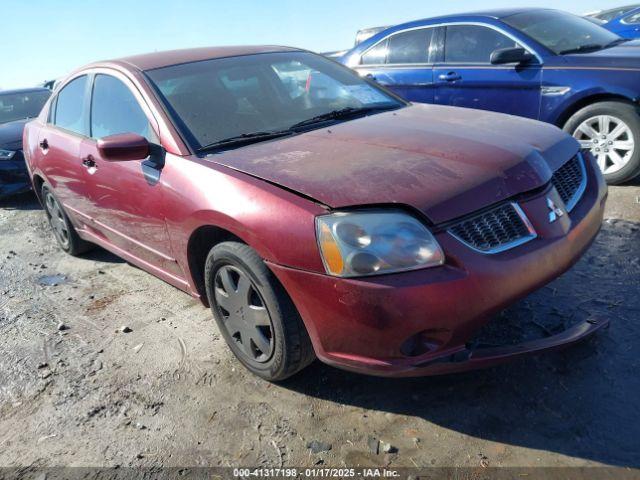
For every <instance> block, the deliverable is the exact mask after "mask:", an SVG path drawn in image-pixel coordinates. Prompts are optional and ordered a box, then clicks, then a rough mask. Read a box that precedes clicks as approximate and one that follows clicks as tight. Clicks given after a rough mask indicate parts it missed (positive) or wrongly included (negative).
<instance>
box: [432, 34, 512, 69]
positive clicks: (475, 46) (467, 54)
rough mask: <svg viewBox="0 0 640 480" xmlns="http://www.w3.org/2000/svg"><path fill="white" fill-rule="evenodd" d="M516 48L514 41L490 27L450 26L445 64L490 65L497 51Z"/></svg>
mask: <svg viewBox="0 0 640 480" xmlns="http://www.w3.org/2000/svg"><path fill="white" fill-rule="evenodd" d="M516 46H518V45H517V43H516V42H514V41H513V40H512V39H510V38H509V37H507V36H506V35H503V34H502V33H500V32H497V31H495V30H493V29H491V28H488V27H482V26H479V25H450V26H448V27H447V33H446V40H445V49H444V56H445V62H447V63H490V62H491V54H492V53H493V52H494V51H495V50H498V49H501V48H509V47H516Z"/></svg>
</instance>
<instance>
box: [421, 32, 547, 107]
mask: <svg viewBox="0 0 640 480" xmlns="http://www.w3.org/2000/svg"><path fill="white" fill-rule="evenodd" d="M516 46H520V45H518V44H517V42H516V41H515V40H513V39H512V38H510V37H508V36H506V35H505V34H503V33H501V32H499V31H497V30H495V29H493V28H491V27H488V26H484V25H476V24H474V25H464V24H455V25H447V26H446V28H445V43H444V52H443V55H442V58H441V61H440V62H438V63H436V65H435V66H434V71H433V77H434V83H435V89H434V102H435V103H439V104H441V105H451V106H454V107H468V108H477V109H481V110H491V111H494V112H502V113H509V114H512V115H518V116H521V117H529V118H534V119H537V118H538V117H539V115H540V101H541V93H540V87H541V81H542V69H541V67H542V65H541V64H540V63H539V62H538V61H537V60H533V61H532V62H530V63H528V64H526V65H514V64H508V65H492V64H491V61H490V58H491V54H492V53H493V52H494V51H495V50H498V49H501V48H509V47H516Z"/></svg>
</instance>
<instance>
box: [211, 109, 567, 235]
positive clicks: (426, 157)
mask: <svg viewBox="0 0 640 480" xmlns="http://www.w3.org/2000/svg"><path fill="white" fill-rule="evenodd" d="M578 148H579V146H578V143H577V142H576V141H575V140H574V139H573V138H571V137H570V136H568V135H567V134H565V133H563V132H562V131H561V130H559V129H558V128H556V127H554V126H551V125H547V124H544V123H540V122H537V121H534V120H527V119H523V118H519V117H513V116H509V115H502V114H497V113H491V112H485V111H480V110H471V109H463V108H452V107H442V106H436V105H411V106H409V107H406V108H403V109H401V110H396V111H393V112H385V113H380V114H377V115H371V116H369V117H365V118H359V119H355V120H351V121H347V122H344V123H340V124H337V125H334V126H331V127H329V128H323V129H319V130H314V131H311V132H307V133H304V134H300V135H296V136H293V137H288V138H285V139H277V140H274V141H270V142H263V143H258V144H254V145H251V146H248V147H244V148H240V149H236V150H231V151H226V152H222V153H216V154H212V155H209V156H208V157H207V160H208V161H212V162H216V163H219V164H221V165H225V166H227V167H230V168H233V169H235V170H238V171H241V172H245V173H247V174H250V175H252V176H255V177H259V178H262V179H264V180H266V181H269V182H272V183H274V184H277V185H281V186H283V187H286V188H288V189H290V190H294V191H296V192H299V193H301V194H303V195H305V196H308V197H311V198H313V199H315V200H317V201H318V202H321V203H323V204H325V205H327V206H329V207H332V208H340V207H347V206H360V205H371V204H405V205H410V206H412V207H414V208H417V209H419V210H420V211H422V212H424V214H425V215H426V216H427V217H428V218H429V219H430V220H431V221H432V222H434V223H441V222H445V221H448V220H451V219H453V218H456V217H459V216H462V215H465V214H468V213H471V212H473V211H475V210H478V209H480V208H483V207H485V206H488V205H491V204H493V203H496V202H499V201H501V200H504V199H506V198H509V197H512V196H514V195H516V194H518V193H521V192H525V191H528V190H532V189H535V188H537V187H540V186H542V185H544V184H546V183H547V182H548V181H549V180H550V179H551V175H552V172H553V170H555V169H556V168H557V167H559V166H560V165H561V164H562V163H564V162H565V161H566V160H567V159H569V158H571V157H572V156H573V155H575V154H576V152H577V151H578Z"/></svg>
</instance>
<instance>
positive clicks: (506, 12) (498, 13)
mask: <svg viewBox="0 0 640 480" xmlns="http://www.w3.org/2000/svg"><path fill="white" fill-rule="evenodd" d="M544 10H553V9H552V8H496V9H489V10H477V11H472V12H464V13H454V14H450V15H441V16H438V17H429V18H425V19H423V20H422V21H426V20H429V21H431V20H444V19H450V18H454V17H488V18H495V19H500V18H506V17H510V16H512V15H517V14H519V13H530V12H539V11H544Z"/></svg>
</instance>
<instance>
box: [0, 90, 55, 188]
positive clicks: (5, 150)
mask: <svg viewBox="0 0 640 480" xmlns="http://www.w3.org/2000/svg"><path fill="white" fill-rule="evenodd" d="M50 95H51V91H49V90H48V89H45V88H29V89H21V90H5V91H0V198H2V197H5V196H8V195H13V194H16V193H21V192H24V191H27V190H29V189H30V188H31V182H30V181H29V175H28V173H27V167H26V165H25V163H24V157H23V155H22V131H23V129H24V125H25V123H27V122H28V121H29V119H31V118H34V117H37V116H38V114H39V113H40V110H42V106H43V105H44V104H45V103H46V101H47V99H48V98H49V96H50Z"/></svg>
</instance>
